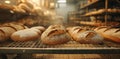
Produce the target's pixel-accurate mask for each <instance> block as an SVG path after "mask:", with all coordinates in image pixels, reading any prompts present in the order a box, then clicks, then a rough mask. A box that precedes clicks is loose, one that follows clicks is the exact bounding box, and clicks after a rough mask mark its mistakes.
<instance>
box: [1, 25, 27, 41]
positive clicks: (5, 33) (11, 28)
mask: <svg viewBox="0 0 120 59" xmlns="http://www.w3.org/2000/svg"><path fill="white" fill-rule="evenodd" d="M25 28H27V27H26V26H23V25H15V24H11V25H5V26H2V27H0V42H3V41H5V40H7V39H10V36H11V34H13V33H14V32H16V31H18V30H22V29H25Z"/></svg>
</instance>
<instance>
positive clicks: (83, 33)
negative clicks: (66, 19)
mask: <svg viewBox="0 0 120 59" xmlns="http://www.w3.org/2000/svg"><path fill="white" fill-rule="evenodd" d="M67 30H68V33H69V34H70V35H71V37H72V38H73V40H75V41H77V42H79V43H83V44H99V43H102V41H103V37H101V36H100V35H99V34H97V33H96V32H94V31H92V30H86V29H83V28H81V27H79V26H76V27H70V28H67Z"/></svg>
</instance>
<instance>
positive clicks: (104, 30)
mask: <svg viewBox="0 0 120 59" xmlns="http://www.w3.org/2000/svg"><path fill="white" fill-rule="evenodd" d="M94 31H96V32H97V33H99V34H101V35H102V36H103V37H104V38H106V39H107V40H110V41H113V42H117V43H120V28H112V27H106V26H101V27H97V28H96V29H94Z"/></svg>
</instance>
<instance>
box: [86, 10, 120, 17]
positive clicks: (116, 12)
mask: <svg viewBox="0 0 120 59" xmlns="http://www.w3.org/2000/svg"><path fill="white" fill-rule="evenodd" d="M105 13H107V14H109V15H120V9H107V10H105V9H102V11H101V9H100V10H98V11H93V12H89V13H86V14H85V15H84V16H98V15H105Z"/></svg>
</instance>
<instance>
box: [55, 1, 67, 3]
mask: <svg viewBox="0 0 120 59" xmlns="http://www.w3.org/2000/svg"><path fill="white" fill-rule="evenodd" d="M57 2H58V3H66V0H58V1H57Z"/></svg>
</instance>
